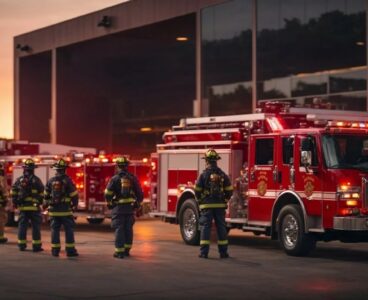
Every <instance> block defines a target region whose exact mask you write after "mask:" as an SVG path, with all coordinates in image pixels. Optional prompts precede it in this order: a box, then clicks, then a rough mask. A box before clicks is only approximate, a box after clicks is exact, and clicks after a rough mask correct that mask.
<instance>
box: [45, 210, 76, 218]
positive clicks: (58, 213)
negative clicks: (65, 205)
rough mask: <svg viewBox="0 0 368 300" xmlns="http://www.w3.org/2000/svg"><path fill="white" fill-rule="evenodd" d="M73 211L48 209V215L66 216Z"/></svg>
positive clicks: (70, 214)
mask: <svg viewBox="0 0 368 300" xmlns="http://www.w3.org/2000/svg"><path fill="white" fill-rule="evenodd" d="M72 215H73V213H72V212H71V211H62V212H60V211H49V216H50V217H68V216H72Z"/></svg>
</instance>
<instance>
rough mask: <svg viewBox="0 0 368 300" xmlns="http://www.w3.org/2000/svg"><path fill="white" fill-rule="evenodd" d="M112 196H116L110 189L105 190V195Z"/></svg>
mask: <svg viewBox="0 0 368 300" xmlns="http://www.w3.org/2000/svg"><path fill="white" fill-rule="evenodd" d="M112 194H114V192H113V191H110V190H108V189H106V190H105V195H112Z"/></svg>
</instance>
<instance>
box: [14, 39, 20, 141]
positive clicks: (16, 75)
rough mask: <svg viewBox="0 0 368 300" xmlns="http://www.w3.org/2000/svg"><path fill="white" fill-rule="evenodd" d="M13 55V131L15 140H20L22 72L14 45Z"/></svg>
mask: <svg viewBox="0 0 368 300" xmlns="http://www.w3.org/2000/svg"><path fill="white" fill-rule="evenodd" d="M13 55H14V77H13V78H14V91H13V92H14V106H13V107H14V121H13V122H14V123H13V128H14V129H13V130H14V139H16V140H19V139H20V122H19V115H20V110H19V107H20V105H19V101H20V99H19V90H20V82H19V78H20V75H19V71H20V67H19V65H20V61H19V60H20V57H19V55H18V51H17V49H16V45H15V44H14V45H13Z"/></svg>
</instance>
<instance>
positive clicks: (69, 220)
mask: <svg viewBox="0 0 368 300" xmlns="http://www.w3.org/2000/svg"><path fill="white" fill-rule="evenodd" d="M67 167H68V165H67V163H66V161H65V160H63V159H60V160H58V161H57V162H56V163H55V164H53V166H52V168H53V169H55V170H56V174H55V176H54V177H52V178H51V179H49V181H48V182H47V184H46V187H45V201H44V207H45V208H46V207H48V211H49V216H50V219H51V224H50V225H51V254H52V255H53V256H55V257H58V256H59V253H60V249H61V244H60V229H61V226H62V225H63V226H64V231H65V251H66V255H67V256H68V257H72V256H78V252H77V250H76V249H75V241H74V225H75V223H74V217H73V209H75V208H77V207H78V191H77V189H76V188H75V185H74V183H73V181H72V180H71V179H70V177H69V176H68V175H66V174H65V170H66V168H67Z"/></svg>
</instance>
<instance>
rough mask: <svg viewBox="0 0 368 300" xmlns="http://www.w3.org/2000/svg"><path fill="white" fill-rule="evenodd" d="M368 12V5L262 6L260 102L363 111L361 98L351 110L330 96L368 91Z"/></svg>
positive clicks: (274, 2)
mask: <svg viewBox="0 0 368 300" xmlns="http://www.w3.org/2000/svg"><path fill="white" fill-rule="evenodd" d="M365 9H366V2H365V1H364V0H351V1H346V0H336V1H329V0H293V1H291V0H258V1H257V30H258V31H257V91H258V99H283V98H284V99H288V100H292V101H293V102H295V103H298V104H302V103H303V104H308V103H307V102H308V101H307V98H300V97H304V96H313V97H315V96H318V95H320V96H322V97H323V98H324V99H328V100H327V101H328V102H329V101H330V100H331V99H332V100H333V102H334V105H337V106H339V107H362V103H363V102H364V103H365V100H364V101H363V102H361V100H358V101H356V100H357V99H356V98H360V96H359V97H358V96H356V97H355V98H354V99H351V101H352V102H353V103H352V104H346V103H345V102H346V101H347V100H346V96H343V95H341V96H337V95H330V94H334V93H340V92H351V91H362V90H366V79H367V76H366V67H365V66H366V32H365V29H366V13H365ZM288 87H290V90H289V91H288V90H287V89H288ZM291 97H298V98H291ZM313 97H310V99H313ZM342 99H344V100H342ZM358 103H359V104H358ZM364 106H365V104H364Z"/></svg>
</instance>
